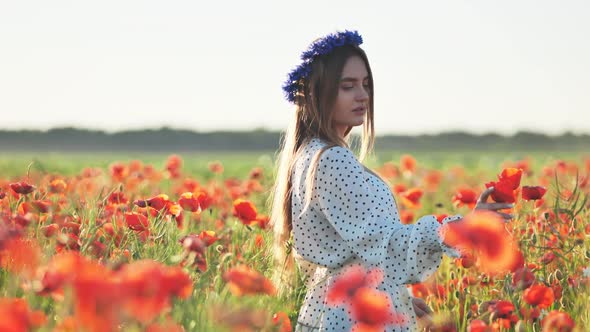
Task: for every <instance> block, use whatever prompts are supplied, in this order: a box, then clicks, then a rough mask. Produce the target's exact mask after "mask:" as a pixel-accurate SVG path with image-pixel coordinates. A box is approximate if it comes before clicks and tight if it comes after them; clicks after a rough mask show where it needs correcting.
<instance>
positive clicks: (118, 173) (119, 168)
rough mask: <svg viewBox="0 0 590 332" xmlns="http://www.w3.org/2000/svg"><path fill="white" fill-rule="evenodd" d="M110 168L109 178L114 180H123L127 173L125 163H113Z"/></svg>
mask: <svg viewBox="0 0 590 332" xmlns="http://www.w3.org/2000/svg"><path fill="white" fill-rule="evenodd" d="M110 169H111V178H112V179H113V181H115V182H123V181H124V180H125V178H126V177H127V175H128V174H129V169H128V168H127V166H126V165H124V164H122V163H114V164H112V165H111V167H110Z"/></svg>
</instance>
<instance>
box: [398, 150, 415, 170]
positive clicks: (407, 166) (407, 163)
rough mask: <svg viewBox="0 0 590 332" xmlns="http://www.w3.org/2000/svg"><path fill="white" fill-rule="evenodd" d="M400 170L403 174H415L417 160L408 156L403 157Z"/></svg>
mask: <svg viewBox="0 0 590 332" xmlns="http://www.w3.org/2000/svg"><path fill="white" fill-rule="evenodd" d="M400 168H401V171H402V172H406V173H414V172H415V171H416V159H414V157H412V156H410V155H408V154H405V155H403V156H401V158H400Z"/></svg>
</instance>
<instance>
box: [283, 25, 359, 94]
mask: <svg viewBox="0 0 590 332" xmlns="http://www.w3.org/2000/svg"><path fill="white" fill-rule="evenodd" d="M362 43H363V38H362V37H361V35H359V33H358V32H357V31H348V30H345V31H344V32H336V33H333V34H329V35H327V36H325V37H322V38H320V39H318V40H316V41H314V42H313V43H312V44H311V45H309V47H308V49H307V51H305V52H303V53H302V54H301V60H303V62H301V64H300V65H299V66H298V67H297V68H295V69H293V70H292V71H291V72H290V73H289V75H288V76H287V80H286V81H285V83H283V91H284V93H285V98H286V99H287V100H288V101H290V102H291V103H295V101H296V98H297V92H298V91H299V85H300V80H301V79H303V78H306V77H307V76H308V75H309V74H310V73H311V63H312V62H313V60H314V59H315V58H316V57H317V56H320V55H326V54H329V53H331V52H332V51H333V50H334V49H335V48H336V47H341V46H344V45H356V46H358V45H360V44H362Z"/></svg>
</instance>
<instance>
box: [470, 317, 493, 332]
mask: <svg viewBox="0 0 590 332" xmlns="http://www.w3.org/2000/svg"><path fill="white" fill-rule="evenodd" d="M491 330H492V328H491V327H490V326H488V325H487V324H486V323H485V322H484V321H483V320H481V319H474V320H472V321H471V323H469V328H468V331H469V332H489V331H491Z"/></svg>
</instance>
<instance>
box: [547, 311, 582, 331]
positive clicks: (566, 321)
mask: <svg viewBox="0 0 590 332" xmlns="http://www.w3.org/2000/svg"><path fill="white" fill-rule="evenodd" d="M541 326H542V328H543V331H551V332H553V331H556V332H557V331H558V332H570V331H573V330H574V327H576V323H575V322H574V320H573V319H572V318H571V317H570V315H569V314H568V313H566V312H561V311H557V310H553V311H550V312H549V314H547V316H545V318H543V321H542V323H541Z"/></svg>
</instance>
